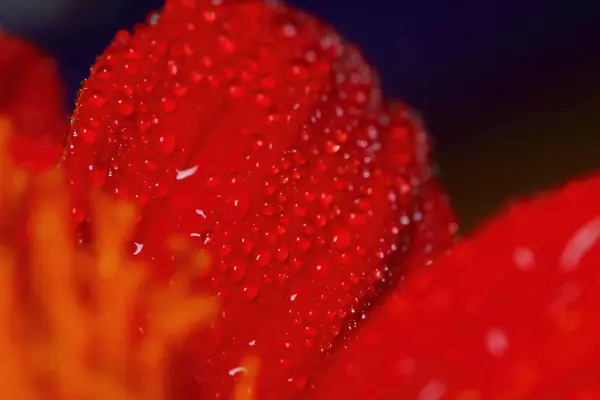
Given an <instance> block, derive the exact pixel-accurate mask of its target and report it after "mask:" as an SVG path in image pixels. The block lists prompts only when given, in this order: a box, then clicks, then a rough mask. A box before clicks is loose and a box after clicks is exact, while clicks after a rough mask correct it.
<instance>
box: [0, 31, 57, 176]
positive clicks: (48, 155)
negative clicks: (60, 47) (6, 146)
mask: <svg viewBox="0 0 600 400" xmlns="http://www.w3.org/2000/svg"><path fill="white" fill-rule="evenodd" d="M63 100H64V99H63V92H62V82H61V81H60V79H59V77H58V74H57V71H56V66H55V63H54V61H53V60H52V59H50V58H49V57H48V56H46V55H45V54H43V53H42V52H40V51H39V50H37V49H36V48H34V47H33V46H31V45H30V44H29V43H27V42H25V41H23V40H21V39H18V38H14V37H11V36H7V35H4V34H0V116H2V117H5V118H9V119H10V122H11V125H12V130H13V131H14V135H13V136H12V146H11V147H12V155H13V156H14V158H15V161H16V162H17V163H18V164H19V165H21V166H24V167H27V168H28V169H31V170H34V171H35V170H39V169H42V168H44V167H46V166H48V165H50V164H52V163H55V162H56V161H57V160H58V158H59V157H60V154H61V152H62V144H63V141H64V139H65V137H66V134H67V130H68V128H67V119H66V112H65V110H64V103H63Z"/></svg>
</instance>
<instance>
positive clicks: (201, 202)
mask: <svg viewBox="0 0 600 400" xmlns="http://www.w3.org/2000/svg"><path fill="white" fill-rule="evenodd" d="M199 3H200V2H199ZM216 3H217V2H214V1H213V2H208V1H206V2H202V5H195V2H193V1H178V2H175V1H173V2H169V3H168V4H167V6H166V8H165V10H164V12H163V13H162V14H161V15H160V16H152V17H151V18H150V23H149V24H147V25H143V26H138V27H137V28H136V30H135V33H134V34H133V36H131V35H129V34H128V33H119V34H118V35H117V38H116V39H115V41H114V42H113V43H112V45H111V46H110V47H109V48H108V50H107V51H106V52H105V53H104V54H103V55H102V56H101V57H100V58H99V59H98V61H97V63H96V65H95V66H94V67H93V68H92V74H91V76H90V78H89V79H88V81H87V82H86V83H85V85H84V87H83V89H82V92H81V94H80V97H79V100H78V105H77V109H76V111H75V114H74V117H73V130H72V135H71V137H70V140H69V154H68V157H67V160H66V161H67V167H68V169H69V170H70V173H71V181H72V184H73V187H74V188H75V189H81V188H83V189H85V188H88V187H90V186H92V187H102V188H103V189H104V190H107V191H110V192H113V193H115V194H117V195H119V196H122V197H126V198H130V199H133V200H135V201H137V202H138V204H139V205H141V206H142V207H143V210H144V214H143V219H142V221H141V225H140V227H139V229H138V232H137V234H136V237H135V242H136V254H137V253H139V257H145V258H148V259H152V260H154V265H156V266H157V273H158V274H159V275H161V276H168V274H169V268H171V267H172V265H171V264H172V262H171V261H172V257H171V255H170V254H169V253H168V252H165V249H164V243H165V239H166V238H167V237H168V236H169V235H172V234H181V235H184V236H186V237H188V238H189V240H190V241H192V242H193V243H194V245H195V246H196V248H197V249H202V250H204V251H206V252H208V253H209V254H210V255H211V258H212V260H213V269H212V271H211V273H210V275H209V276H207V277H204V278H203V279H200V280H199V282H198V284H197V289H198V290H200V291H209V292H212V293H214V294H215V295H218V296H219V297H220V299H221V300H222V303H223V305H222V307H223V312H222V316H221V318H220V320H219V321H218V323H217V324H216V326H215V328H214V329H213V330H212V331H211V332H209V333H208V334H207V333H204V332H203V333H201V334H199V335H197V336H196V337H194V338H193V339H192V340H190V341H189V343H187V344H186V346H185V347H184V349H183V351H182V354H181V355H180V357H178V359H177V360H176V362H175V365H174V367H173V378H174V386H175V388H174V391H175V393H174V394H173V396H174V397H173V398H175V399H177V398H189V396H190V393H194V395H196V394H200V395H201V396H204V397H206V398H216V397H221V398H228V397H229V396H230V392H231V389H232V385H233V383H234V380H235V379H236V378H235V375H236V374H237V373H238V372H240V371H242V369H240V368H239V366H240V362H241V359H242V358H243V357H244V356H245V355H247V354H254V355H257V356H258V357H259V358H260V360H261V371H260V375H259V377H260V382H259V388H260V398H276V399H285V398H289V397H291V396H293V395H294V394H295V393H296V392H297V391H298V390H299V389H301V388H303V387H304V386H305V385H306V384H307V380H308V379H309V378H310V376H309V375H310V371H311V370H312V367H313V366H314V365H315V363H316V362H317V361H318V360H319V359H320V358H321V357H322V354H324V353H325V352H328V351H329V350H330V349H331V348H332V346H333V345H334V343H335V341H336V340H337V338H338V337H339V336H340V334H341V332H345V333H347V331H350V330H351V329H352V328H353V327H354V326H356V325H357V324H358V322H359V321H360V320H361V316H362V313H363V311H365V310H366V309H367V308H368V307H369V305H370V303H371V302H373V301H375V300H376V295H377V294H379V293H383V292H385V285H384V284H383V281H386V280H396V279H397V278H398V277H400V276H401V275H402V274H403V273H404V272H403V271H404V269H403V268H404V267H408V265H407V263H409V262H411V263H415V264H418V263H423V262H425V260H426V259H427V258H428V257H431V256H432V255H433V254H434V253H435V252H436V251H438V250H439V249H442V248H445V247H446V246H447V245H448V244H449V242H450V240H451V238H452V233H453V230H454V229H455V228H454V224H453V223H452V217H451V214H450V213H449V211H448V206H447V204H446V201H445V197H444V196H443V194H442V193H441V192H440V191H439V190H438V189H437V186H436V184H435V182H434V181H433V179H432V178H431V170H430V167H429V164H428V143H427V140H426V139H427V137H426V135H425V133H424V131H423V129H422V127H421V125H420V124H419V122H418V121H417V120H415V119H414V118H413V117H412V116H411V114H410V112H409V110H408V109H407V108H406V107H405V106H404V105H402V104H391V105H390V104H387V103H384V102H383V101H382V99H381V93H380V89H379V86H378V79H377V76H376V74H375V72H374V71H373V70H372V69H371V68H370V67H369V65H368V64H367V63H366V62H365V61H364V59H363V58H362V57H361V55H360V54H359V53H358V52H357V51H356V50H355V49H354V48H353V47H352V46H350V45H348V44H347V43H345V42H344V41H343V40H342V39H341V38H340V37H339V36H338V35H337V33H336V32H335V31H333V30H332V29H330V28H329V27H327V26H326V25H324V24H322V23H321V22H319V21H317V20H315V19H313V18H310V17H308V16H307V15H305V14H303V13H300V12H298V11H295V10H293V9H290V8H287V7H284V6H282V5H274V4H267V3H265V2H264V1H245V2H237V3H235V4H234V5H229V3H225V5H221V6H217V5H213V4H216ZM77 191H78V190H75V192H77ZM83 191H84V190H82V192H83ZM76 206H77V210H78V212H77V217H78V218H79V220H81V221H83V220H85V219H86V218H87V212H86V208H85V203H84V202H78V203H77V204H76ZM169 266H170V267H169Z"/></svg>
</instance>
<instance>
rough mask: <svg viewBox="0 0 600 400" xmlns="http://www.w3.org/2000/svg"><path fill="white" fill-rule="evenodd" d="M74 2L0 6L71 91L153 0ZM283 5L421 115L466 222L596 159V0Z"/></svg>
mask: <svg viewBox="0 0 600 400" xmlns="http://www.w3.org/2000/svg"><path fill="white" fill-rule="evenodd" d="M3 1H16V0H3ZM75 3H76V2H74V4H75ZM79 3H80V4H79V6H77V7H74V8H73V10H72V12H71V13H70V14H69V13H66V14H65V15H64V18H63V20H62V21H60V23H55V24H52V25H46V26H43V27H42V25H40V24H37V25H36V24H27V23H26V20H25V22H23V20H22V21H21V22H19V23H18V24H17V23H12V22H11V21H10V19H8V18H7V17H6V16H2V15H1V14H0V25H4V26H5V28H6V29H8V30H9V31H11V30H12V31H15V32H17V33H22V34H24V35H26V36H28V37H30V38H33V39H34V40H35V41H36V42H37V43H38V44H39V45H41V46H42V47H44V48H46V49H47V50H48V51H50V52H51V53H52V54H54V55H55V56H56V57H57V58H58V60H59V63H60V66H61V68H62V71H63V75H64V76H65V78H66V80H67V82H68V85H69V88H70V93H71V94H72V97H74V95H75V93H76V91H77V88H78V87H79V82H80V81H81V80H82V79H84V78H85V77H86V76H87V73H88V70H89V66H90V65H91V63H92V62H93V61H94V58H95V56H96V55H97V54H99V53H100V52H101V51H102V50H103V49H104V47H105V46H106V45H107V44H108V43H109V42H110V40H111V39H112V37H113V35H114V32H115V31H116V30H117V29H119V28H129V27H131V26H132V25H133V23H135V22H138V21H141V20H142V19H143V18H144V17H145V15H146V14H147V13H148V12H149V11H151V10H153V9H157V8H159V7H160V5H161V3H162V1H160V0H148V1H133V0H128V1H119V0H104V1H103V2H100V1H96V0H88V1H86V2H83V1H82V2H79ZM82 3H85V5H83V4H82ZM289 3H291V4H294V5H296V6H298V7H301V8H303V9H305V10H308V11H311V12H313V13H315V14H316V15H318V16H320V17H322V18H323V19H325V20H327V21H329V22H330V23H332V24H333V25H334V26H336V27H337V28H338V29H339V30H341V31H342V32H343V33H344V34H345V36H346V37H348V38H349V39H351V40H352V41H354V42H357V43H358V44H359V45H360V46H361V47H362V48H363V50H364V52H365V53H366V55H367V57H368V58H369V59H370V60H371V61H372V62H373V64H375V65H376V66H377V67H378V69H379V70H380V72H381V74H382V77H383V84H384V89H385V91H386V93H387V94H388V95H390V96H396V97H402V98H403V99H405V100H406V101H408V102H409V103H410V104H412V105H413V106H414V107H415V108H417V109H418V110H419V111H421V112H422V114H423V115H424V117H425V119H426V121H427V123H428V126H429V128H430V130H431V132H432V134H433V136H434V138H435V139H436V142H437V149H438V159H439V160H440V163H441V167H442V171H443V174H442V177H443V178H444V180H445V181H446V183H447V185H448V187H449V189H450V192H451V194H453V196H454V199H455V202H456V203H457V207H458V209H459V212H460V213H461V214H463V215H464V217H465V218H466V220H467V224H468V223H469V221H471V220H474V219H476V218H478V217H479V216H480V215H484V214H487V213H488V212H489V210H491V209H494V208H495V207H497V206H498V204H499V203H500V202H501V201H503V199H505V198H506V197H508V196H512V195H514V194H515V193H523V192H527V191H531V190H535V189H538V188H539V187H545V186H547V185H550V184H553V183H555V182H557V181H560V180H563V179H566V178H567V177H570V176H572V175H573V174H576V173H580V172H583V171H586V170H589V169H591V168H594V167H600V161H598V160H597V159H598V158H600V157H596V156H595V155H596V154H597V153H598V152H597V151H595V152H593V154H591V153H590V155H589V156H586V155H585V154H587V153H586V151H590V148H592V149H599V148H600V140H598V138H600V122H599V119H600V117H597V115H600V113H598V112H597V108H598V107H597V106H598V105H600V77H599V75H600V1H589V2H585V1H556V0H546V1H510V0H505V1H492V0H488V1H487V2H486V1H474V0H472V1H467V0H464V1H458V0H454V1H451V0H437V1H436V0H413V1H409V0H379V1H377V0H374V1H358V0H346V1H341V0H337V1H335V0H321V1H319V0H293V1H291V0H290V1H289ZM569 129H570V131H568V130H569ZM570 137H572V138H573V139H571V138H570ZM594 137H595V138H596V139H594ZM548 143H554V147H552V146H550V145H548ZM498 149H504V150H502V151H498ZM565 152H567V156H565ZM537 153H540V154H541V155H540V156H536V155H535V154H537ZM568 153H571V155H568ZM481 154H483V155H484V156H481ZM540 157H541V158H540ZM561 157H562V158H561ZM515 163H516V164H515ZM511 165H512V166H514V171H513V170H511ZM515 165H516V166H515ZM507 171H508V172H507ZM510 171H513V172H510ZM548 171H550V172H548ZM551 171H555V172H551ZM525 172H526V173H525ZM494 174H495V175H494ZM524 175H531V178H524V177H523V176H524ZM490 181H492V182H490ZM473 188H476V189H477V190H478V191H479V192H478V193H477V196H478V198H481V200H477V201H476V200H474V196H473ZM486 199H487V200H486Z"/></svg>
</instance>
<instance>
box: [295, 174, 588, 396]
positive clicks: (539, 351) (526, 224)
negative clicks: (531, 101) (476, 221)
mask: <svg viewBox="0 0 600 400" xmlns="http://www.w3.org/2000/svg"><path fill="white" fill-rule="evenodd" d="M598 198H600V175H596V176H593V177H590V178H588V179H586V180H582V181H580V182H574V183H571V184H569V185H568V186H566V187H565V188H563V189H561V190H559V191H556V192H554V193H551V194H546V195H542V196H541V197H539V198H537V199H535V200H532V201H527V202H522V203H517V204H516V205H514V206H512V207H511V208H509V209H508V210H507V211H505V212H503V213H502V214H500V215H499V216H498V217H496V218H494V219H493V220H492V221H491V222H489V223H487V224H486V225H485V226H484V227H483V228H482V229H480V230H479V231H477V232H476V233H475V234H474V236H473V237H472V238H470V239H467V240H465V241H463V242H461V243H460V244H458V245H456V246H455V248H454V249H453V250H452V252H451V253H450V254H449V255H447V256H445V257H443V258H442V259H440V260H439V261H437V262H435V263H434V264H433V265H432V266H431V268H429V269H427V270H425V271H422V272H420V273H418V274H415V275H412V276H409V277H408V279H407V282H406V284H405V285H403V287H402V288H400V289H399V290H397V292H396V293H394V294H393V295H391V296H390V297H388V299H387V300H386V302H385V303H384V304H383V305H381V306H380V307H378V308H377V309H376V310H374V311H373V312H372V313H371V314H370V315H369V317H368V318H367V321H366V324H365V325H363V327H361V329H359V330H358V332H357V335H356V336H357V337H355V338H354V339H352V340H349V343H348V344H347V349H343V348H340V350H339V351H337V352H336V353H335V354H334V356H333V361H332V365H329V366H328V368H327V369H324V370H323V373H322V375H320V381H318V382H316V384H315V385H316V390H314V391H310V392H307V393H306V398H307V399H311V400H312V399H334V398H335V399H338V398H339V399H348V400H352V399H361V400H367V399H390V400H391V399H423V400H426V399H442V398H443V399H463V400H471V399H521V398H527V399H558V398H561V399H563V398H564V399H566V398H569V399H593V398H597V397H598V395H600V369H599V368H598V366H597V360H598V356H599V355H600V341H599V340H598V338H599V337H600V315H599V314H598V307H599V306H600V291H599V290H598V287H599V286H598V285H599V284H600V269H599V268H598V267H599V266H600V206H599V203H598Z"/></svg>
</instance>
